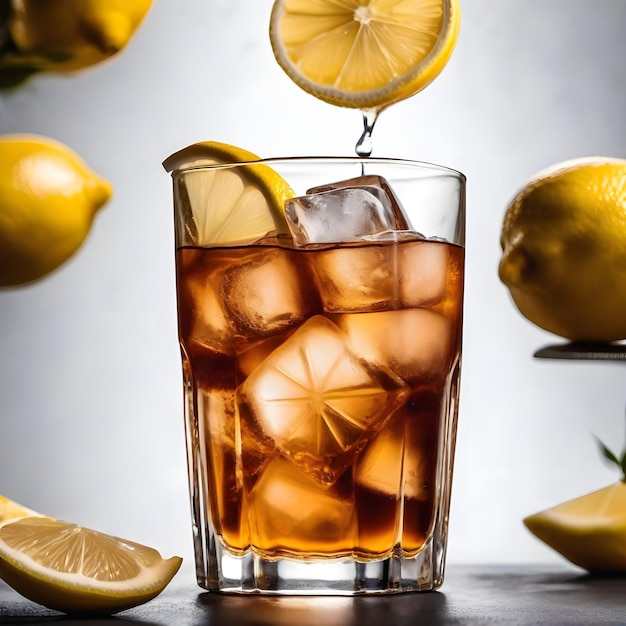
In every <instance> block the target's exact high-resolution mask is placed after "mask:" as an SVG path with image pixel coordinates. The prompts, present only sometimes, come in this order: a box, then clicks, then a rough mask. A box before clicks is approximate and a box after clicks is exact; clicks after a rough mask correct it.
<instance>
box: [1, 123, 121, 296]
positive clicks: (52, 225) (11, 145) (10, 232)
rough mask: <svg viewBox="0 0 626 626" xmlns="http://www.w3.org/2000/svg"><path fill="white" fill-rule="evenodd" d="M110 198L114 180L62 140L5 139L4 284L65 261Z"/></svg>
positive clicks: (41, 273)
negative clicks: (96, 168)
mask: <svg viewBox="0 0 626 626" xmlns="http://www.w3.org/2000/svg"><path fill="white" fill-rule="evenodd" d="M110 196H111V186H110V184H109V183H108V182H107V181H106V180H104V179H103V178H101V177H100V176H98V175H96V174H95V173H94V172H93V171H92V170H90V169H89V168H88V167H87V166H86V165H85V163H84V162H83V161H82V160H81V159H80V157H79V156H78V155H77V154H76V153H74V152H73V151H72V150H70V149H69V148H68V147H67V146H65V145H63V144H62V143H60V142H58V141H54V140H52V139H49V138H47V137H41V136H37V135H4V136H2V137H0V286H10V285H21V284H24V283H28V282H30V281H33V280H35V279H37V278H41V277H42V276H44V275H46V274H48V273H49V272H51V271H52V270H54V269H56V268H57V267H58V266H59V265H61V263H63V262H64V261H66V260H67V259H68V258H69V257H70V256H72V254H74V252H76V250H77V249H78V248H79V247H80V245H81V244H82V243H83V241H84V239H85V237H86V236H87V234H88V233H89V230H90V228H91V224H92V221H93V218H94V214H95V213H96V211H97V210H98V209H99V208H100V207H101V206H102V205H103V204H105V203H106V202H107V201H108V199H109V198H110Z"/></svg>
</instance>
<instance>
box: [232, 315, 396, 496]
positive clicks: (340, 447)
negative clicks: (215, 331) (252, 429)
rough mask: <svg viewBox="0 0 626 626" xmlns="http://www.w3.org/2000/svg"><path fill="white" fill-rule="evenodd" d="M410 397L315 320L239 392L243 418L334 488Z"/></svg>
mask: <svg viewBox="0 0 626 626" xmlns="http://www.w3.org/2000/svg"><path fill="white" fill-rule="evenodd" d="M407 395H408V387H407V386H406V385H405V384H404V383H403V382H402V380H401V379H400V378H398V377H397V376H396V375H395V374H393V373H392V372H391V371H389V370H388V369H387V368H386V367H385V366H379V365H375V364H370V363H367V362H366V361H364V360H363V359H361V358H358V357H356V356H355V355H354V354H353V353H352V352H351V351H350V349H349V348H348V345H347V337H346V336H345V335H344V333H343V332H342V331H341V330H340V329H339V328H338V327H337V326H336V325H335V324H333V323H332V322H330V321H329V320H327V319H326V318H324V317H322V316H319V315H318V316H315V317H313V318H311V319H310V320H308V321H307V322H306V323H305V324H303V325H302V326H301V327H300V328H299V329H298V330H297V331H296V332H295V333H294V334H293V335H291V337H290V338H289V339H288V340H287V341H286V342H285V343H284V344H283V345H281V346H280V347H279V348H277V349H276V350H275V351H274V352H272V353H271V354H270V356H268V357H267V358H266V359H265V360H264V361H263V362H262V363H261V364H260V365H259V366H258V367H257V368H256V369H255V370H254V372H253V373H252V374H251V375H250V376H249V377H248V379H247V380H246V381H245V382H244V383H243V385H242V386H241V387H240V389H239V392H238V399H239V403H240V410H241V413H242V415H243V414H246V413H251V414H252V415H253V416H254V417H255V418H256V420H257V421H258V423H259V425H260V427H261V429H262V431H263V432H264V433H265V434H266V435H267V436H269V437H271V438H272V439H273V440H274V442H275V443H276V446H277V447H278V448H280V450H282V452H283V453H284V454H285V455H286V456H287V457H289V458H290V459H291V460H292V461H293V462H294V463H295V464H296V465H298V466H299V467H301V468H302V469H304V470H305V471H306V472H308V473H309V474H310V475H311V476H313V477H314V478H315V479H316V480H317V481H319V482H320V483H322V484H324V485H330V484H333V483H334V482H335V481H336V480H337V479H338V478H339V476H340V475H341V473H342V472H343V471H345V470H346V468H348V467H349V466H350V464H351V463H352V461H353V459H354V457H355V455H356V454H357V453H358V452H359V450H360V449H361V448H362V447H363V446H364V445H365V444H366V442H367V440H368V439H369V438H370V437H371V436H372V435H373V433H374V432H376V431H377V430H378V429H379V428H380V427H381V426H382V425H383V424H384V423H385V421H386V420H387V419H388V418H389V416H390V415H391V414H392V413H393V411H394V410H395V409H396V408H398V407H399V406H400V405H401V404H402V402H403V401H404V399H405V398H406V397H407Z"/></svg>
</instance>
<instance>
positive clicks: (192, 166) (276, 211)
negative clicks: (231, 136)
mask: <svg viewBox="0 0 626 626" xmlns="http://www.w3.org/2000/svg"><path fill="white" fill-rule="evenodd" d="M259 160H260V159H259V157H258V156H256V155H255V154H253V153H252V152H248V151H247V150H244V149H243V148H237V147H236V146H231V145H229V144H224V143H219V142H213V141H207V142H201V143H196V144H193V145H191V146H188V147H187V148H184V149H183V150H180V151H179V152H176V153H174V154H173V155H171V156H170V157H168V158H167V159H166V160H165V161H164V162H163V166H164V167H165V169H166V170H167V171H168V172H172V173H173V176H174V185H175V189H174V193H175V198H176V202H177V205H178V206H177V208H178V213H179V214H181V213H182V214H183V215H184V216H185V217H184V221H185V224H183V225H182V228H180V229H179V232H182V233H184V236H183V239H184V240H183V241H179V242H178V243H179V244H181V245H197V246H209V245H213V246H215V245H223V246H233V245H245V244H249V243H253V242H254V241H258V240H259V239H262V238H263V237H264V236H266V235H268V234H271V233H276V234H278V233H287V232H289V231H288V228H287V223H286V221H285V213H284V205H285V200H287V199H289V198H293V197H294V196H295V193H294V191H293V190H292V189H291V187H290V186H289V185H288V184H287V182H286V181H285V180H284V179H283V178H282V177H281V176H280V175H279V174H278V173H277V172H275V171H274V170H273V169H272V168H271V167H269V166H268V165H254V164H253V162H254V161H259ZM234 163H246V164H248V165H243V166H237V167H231V166H230V165H232V164H234ZM216 164H217V165H224V167H223V168H216V169H202V168H203V166H206V165H216ZM183 172H184V173H183Z"/></svg>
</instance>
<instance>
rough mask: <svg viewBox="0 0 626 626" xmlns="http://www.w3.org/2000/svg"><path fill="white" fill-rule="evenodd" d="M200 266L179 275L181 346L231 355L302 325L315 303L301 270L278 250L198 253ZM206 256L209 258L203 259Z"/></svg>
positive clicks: (289, 255) (301, 266)
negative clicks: (191, 346)
mask: <svg viewBox="0 0 626 626" xmlns="http://www.w3.org/2000/svg"><path fill="white" fill-rule="evenodd" d="M200 252H202V253H206V255H207V256H206V260H205V262H203V263H200V264H199V265H198V266H196V267H194V268H193V270H192V271H191V273H189V274H186V275H184V276H181V275H179V280H178V284H179V293H180V295H179V300H180V305H179V311H180V312H181V316H183V317H185V316H188V315H191V316H192V317H193V319H192V320H191V323H189V322H186V323H185V324H183V326H185V327H186V328H187V327H188V329H187V330H185V329H183V334H184V335H186V337H185V340H186V342H187V343H191V344H195V345H196V346H200V347H203V348H208V349H209V350H212V351H214V352H220V353H224V354H231V355H232V354H236V353H238V352H241V351H244V350H246V349H247V348H248V347H250V346H251V345H252V344H254V343H256V342H258V341H260V340H262V339H266V338H268V337H272V336H275V335H278V334H280V333H282V332H285V331H286V330H288V329H290V328H294V327H295V326H297V325H298V324H299V323H300V322H302V321H303V320H304V319H305V318H306V317H307V316H308V315H309V314H310V313H311V312H312V310H313V309H315V308H317V307H318V302H319V298H318V295H317V293H316V292H315V287H314V284H313V281H312V279H311V276H310V274H309V273H308V271H307V267H306V266H305V265H304V264H302V263H299V262H298V261H299V259H297V258H295V257H294V255H295V253H294V252H293V251H291V250H287V249H282V248H265V247H260V248H249V249H245V250H232V251H223V250H202V251H200ZM209 255H210V256H209Z"/></svg>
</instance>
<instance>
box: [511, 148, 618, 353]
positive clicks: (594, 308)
mask: <svg viewBox="0 0 626 626" xmlns="http://www.w3.org/2000/svg"><path fill="white" fill-rule="evenodd" d="M500 242H501V245H502V250H503V254H502V258H501V260H500V267H499V275H500V279H501V280H502V282H503V283H504V284H505V285H506V286H507V287H508V288H509V290H510V292H511V296H512V297H513V300H514V301H515V303H516V305H517V307H518V308H519V310H520V312H521V313H522V314H523V315H524V316H525V317H527V318H528V319H529V320H530V321H532V322H534V323H535V324H537V325H538V326H540V327H541V328H543V329H545V330H547V331H550V332H552V333H554V334H556V335H559V336H561V337H566V338H567V339H570V340H572V341H580V342H592V341H600V342H609V341H615V340H619V339H624V338H626V160H623V159H613V158H606V157H589V158H584V159H576V160H572V161H565V162H563V163H559V164H557V165H555V166H553V167H551V168H549V169H548V170H544V171H542V172H540V173H539V174H537V175H535V176H534V177H533V178H531V179H530V180H529V181H528V182H527V183H526V184H525V185H524V186H523V188H522V189H521V190H520V191H519V192H518V193H517V195H516V196H515V197H514V198H513V200H512V201H511V203H510V205H509V206H508V208H507V211H506V215H505V218H504V224H503V227H502V237H501V240H500Z"/></svg>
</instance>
